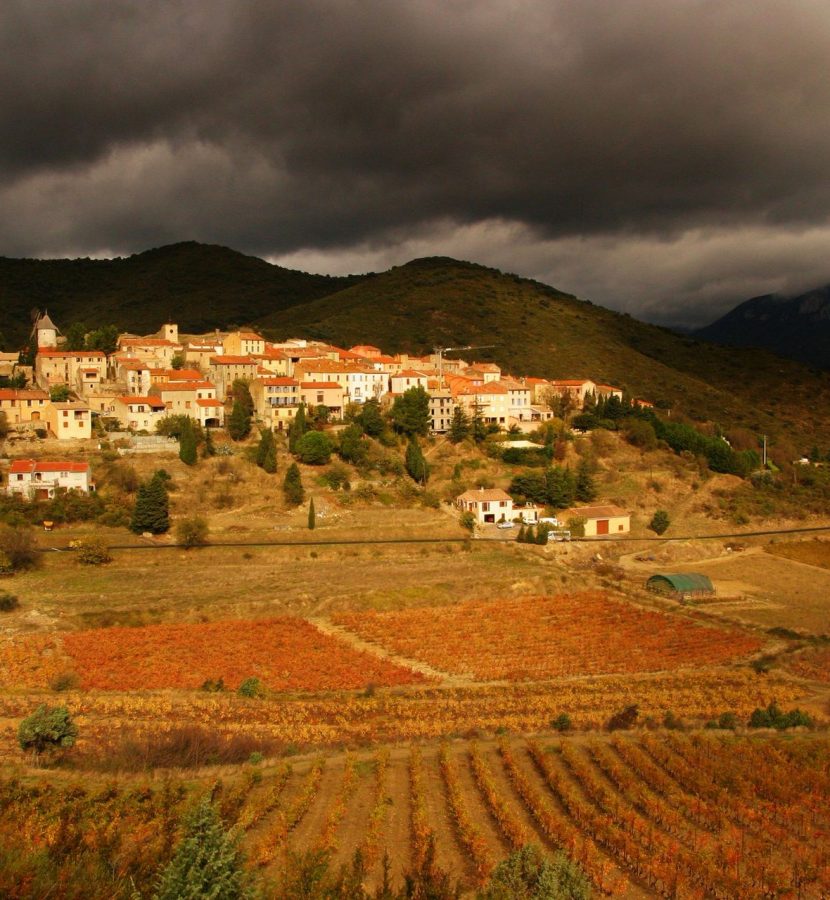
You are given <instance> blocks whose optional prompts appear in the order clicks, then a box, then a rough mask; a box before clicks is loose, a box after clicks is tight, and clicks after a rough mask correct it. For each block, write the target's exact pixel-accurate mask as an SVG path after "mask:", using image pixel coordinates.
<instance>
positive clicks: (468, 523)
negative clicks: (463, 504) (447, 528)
mask: <svg viewBox="0 0 830 900" xmlns="http://www.w3.org/2000/svg"><path fill="white" fill-rule="evenodd" d="M458 523H459V524H460V525H461V527H462V528H466V529H467V531H474V530H475V527H476V517H475V515H474V514H473V513H472V512H470V510H469V509H467V510H464V512H463V513H461V515H460V516H459V517H458Z"/></svg>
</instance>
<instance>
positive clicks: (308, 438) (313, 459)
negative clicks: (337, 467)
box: [294, 431, 331, 466]
mask: <svg viewBox="0 0 830 900" xmlns="http://www.w3.org/2000/svg"><path fill="white" fill-rule="evenodd" d="M294 452H295V453H296V454H297V457H298V458H299V460H300V462H301V463H305V464H306V465H307V466H324V465H326V463H328V461H329V460H330V459H331V441H330V440H329V439H328V436H327V435H325V434H323V432H322V431H307V432H306V433H305V434H304V435H303V436H302V437H301V438H300V439H299V440H298V441H297V444H296V447H295V450H294Z"/></svg>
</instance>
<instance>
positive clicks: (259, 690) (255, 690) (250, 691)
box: [237, 677, 265, 697]
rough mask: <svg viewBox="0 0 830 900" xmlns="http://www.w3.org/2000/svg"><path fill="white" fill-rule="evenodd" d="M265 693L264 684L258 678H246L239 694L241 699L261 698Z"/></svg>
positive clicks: (238, 691)
mask: <svg viewBox="0 0 830 900" xmlns="http://www.w3.org/2000/svg"><path fill="white" fill-rule="evenodd" d="M264 693H265V690H264V688H263V686H262V682H261V681H260V680H259V679H258V678H253V677H251V678H246V679H245V680H244V681H243V682H242V684H240V685H239V688H238V690H237V694H239V696H240V697H261V696H262V695H263V694H264Z"/></svg>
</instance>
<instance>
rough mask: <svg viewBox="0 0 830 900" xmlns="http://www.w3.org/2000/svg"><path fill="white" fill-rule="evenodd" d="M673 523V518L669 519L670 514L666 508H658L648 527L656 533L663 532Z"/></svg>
mask: <svg viewBox="0 0 830 900" xmlns="http://www.w3.org/2000/svg"><path fill="white" fill-rule="evenodd" d="M670 524H671V520H670V519H669V514H668V513H667V512H666V511H665V509H658V510H657V512H656V513H655V514H654V515H653V516H652V517H651V521H650V522H649V523H648V527H649V528H650V529H651V530H652V531H653V532H654V533H655V534H663V532H664V531H665V530H666V529H667V528H668V527H669V525H670Z"/></svg>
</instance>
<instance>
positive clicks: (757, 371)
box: [0, 242, 830, 459]
mask: <svg viewBox="0 0 830 900" xmlns="http://www.w3.org/2000/svg"><path fill="white" fill-rule="evenodd" d="M0 298H2V302H0V334H2V335H5V338H6V343H7V345H9V346H13V347H15V346H20V345H21V344H22V343H23V342H25V340H26V339H27V337H28V331H29V314H30V311H31V309H32V308H33V307H41V308H42V307H47V308H48V309H49V312H50V314H51V315H52V316H53V318H54V319H55V320H56V322H57V323H58V325H59V326H61V325H62V326H64V327H66V325H67V324H68V323H70V322H72V321H76V320H80V321H85V322H88V323H94V322H113V323H115V324H116V325H118V326H119V327H120V328H122V329H125V330H130V331H137V332H143V333H149V332H153V331H155V330H156V329H157V328H158V327H159V325H160V323H161V322H163V321H165V320H166V319H168V318H172V319H174V320H175V321H177V322H178V323H179V325H180V326H181V328H182V330H183V331H185V332H187V331H200V330H209V329H212V328H225V327H228V326H232V325H251V326H253V327H255V328H258V329H261V330H262V331H263V332H264V333H265V334H266V335H267V336H269V337H273V338H285V337H287V336H300V337H303V336H305V337H311V338H324V339H326V340H331V341H333V342H335V343H337V344H340V345H344V346H352V345H353V344H357V343H367V342H370V343H373V344H377V345H378V346H380V347H383V348H384V349H385V350H387V351H389V352H398V351H409V352H415V353H422V352H424V351H428V350H431V349H432V347H434V346H436V345H442V346H459V345H466V344H473V345H493V346H492V347H490V348H489V349H482V350H478V351H476V352H475V354H474V355H475V356H476V358H478V359H482V360H493V361H495V362H498V363H500V364H501V365H502V366H503V367H504V368H505V369H506V370H507V371H510V372H513V373H515V374H534V375H540V376H546V377H578V376H585V377H590V378H593V379H595V380H598V381H607V382H610V383H613V384H618V385H620V386H623V387H625V388H627V389H628V390H629V391H630V392H631V393H632V394H634V395H636V396H640V397H644V398H646V399H649V400H652V401H654V402H656V403H658V404H659V405H662V406H665V407H667V408H671V410H672V414H673V415H678V414H685V415H688V416H690V417H692V418H695V419H698V420H709V421H713V422H716V423H718V424H720V425H721V426H723V427H724V428H727V429H734V428H735V426H741V427H743V428H745V429H748V430H749V431H751V432H752V433H753V434H755V435H760V434H763V433H766V434H768V435H770V436H771V437H772V438H773V445H776V444H777V455H778V456H779V458H781V459H792V458H794V457H795V455H796V454H800V453H803V452H806V451H807V450H808V449H810V448H811V447H813V446H815V445H819V446H820V447H821V449H822V450H823V451H827V450H830V422H828V421H827V419H826V417H825V416H824V415H823V410H825V409H827V408H828V403H830V375H828V374H817V373H816V372H815V371H811V370H808V369H807V368H805V367H804V366H802V365H799V364H797V363H793V362H787V361H785V360H783V359H780V358H778V357H775V356H773V355H771V354H770V353H769V352H765V351H758V350H749V349H725V348H723V347H719V346H716V345H714V344H708V343H703V342H701V341H700V340H698V339H697V338H696V336H679V335H677V334H674V333H672V332H670V331H668V330H666V329H663V328H659V327H656V326H653V325H647V324H645V323H643V322H639V321H637V320H636V319H633V318H631V317H630V316H627V315H621V314H619V313H615V312H612V311H611V310H607V309H604V308H602V307H599V306H595V305H593V304H591V303H590V302H589V301H584V300H579V299H577V298H576V297H573V296H571V295H569V294H566V293H564V292H562V291H559V290H557V289H556V288H553V287H550V286H548V285H545V284H541V283H539V282H536V281H532V280H529V279H525V278H520V277H519V276H517V275H511V274H506V273H502V272H500V271H498V270H496V269H490V268H487V267H485V266H481V265H477V264H474V263H469V262H460V261H458V260H453V259H448V258H445V257H433V258H427V259H420V260H413V261H412V262H410V263H407V264H406V265H403V266H398V267H395V268H393V269H390V270H389V271H388V272H384V273H381V274H378V275H365V276H349V277H342V278H337V277H330V276H324V275H308V274H305V273H303V272H296V271H292V270H290V269H284V268H281V267H279V266H275V265H271V264H270V263H267V262H265V261H264V260H261V259H257V258H255V257H250V256H245V255H243V254H241V253H237V252H235V251H233V250H230V249H228V248H225V247H219V246H211V245H205V244H197V243H193V242H189V243H181V244H173V245H170V246H168V247H161V248H158V249H155V250H149V251H147V252H145V253H140V254H137V255H135V256H131V257H129V258H127V259H114V260H89V259H81V260H45V261H43V260H14V259H0ZM745 439H748V440H750V441H751V440H753V438H752V436H749V437H748V438H747V437H746V436H745Z"/></svg>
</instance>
